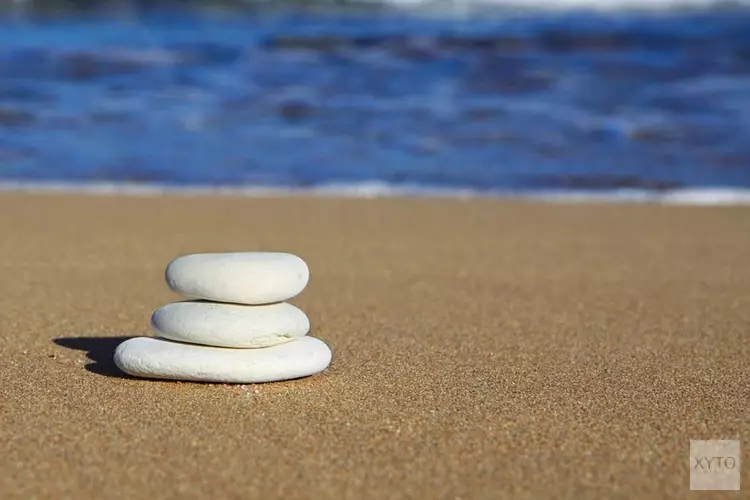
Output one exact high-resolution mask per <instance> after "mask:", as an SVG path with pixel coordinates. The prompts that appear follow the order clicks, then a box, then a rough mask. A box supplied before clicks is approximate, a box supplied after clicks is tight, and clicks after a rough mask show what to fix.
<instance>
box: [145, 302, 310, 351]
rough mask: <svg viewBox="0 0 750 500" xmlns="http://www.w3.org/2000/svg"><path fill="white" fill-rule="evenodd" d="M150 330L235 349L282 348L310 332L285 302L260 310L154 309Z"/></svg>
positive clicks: (182, 305) (212, 305) (203, 305)
mask: <svg viewBox="0 0 750 500" xmlns="http://www.w3.org/2000/svg"><path fill="white" fill-rule="evenodd" d="M151 326H152V327H153V329H154V330H156V332H157V333H158V336H159V337H163V338H167V339H171V340H177V341H179V342H188V343H192V344H204V345H209V346H216V347H238V348H257V347H269V346H273V345H277V344H283V343H284V342H289V341H291V340H294V339H296V338H299V337H302V336H304V335H306V334H307V332H309V331H310V321H309V320H308V318H307V316H306V315H305V313H304V312H302V311H301V310H299V309H298V308H296V307H294V306H293V305H292V304H289V303H286V302H280V303H278V304H268V305H262V306H245V305H237V304H221V303H216V302H203V301H189V302H175V303H172V304H167V305H165V306H163V307H160V308H159V309H157V310H156V311H155V312H154V314H153V315H152V316H151Z"/></svg>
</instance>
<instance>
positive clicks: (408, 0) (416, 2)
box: [361, 0, 750, 12]
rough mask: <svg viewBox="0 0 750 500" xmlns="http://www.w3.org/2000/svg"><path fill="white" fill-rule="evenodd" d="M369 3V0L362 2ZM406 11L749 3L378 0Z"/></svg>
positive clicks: (743, 1)
mask: <svg viewBox="0 0 750 500" xmlns="http://www.w3.org/2000/svg"><path fill="white" fill-rule="evenodd" d="M361 1H371V0H361ZM381 1H382V3H385V4H388V5H391V6H394V7H400V8H405V9H415V8H417V9H425V8H426V9H433V10H434V9H439V10H450V9H456V10H462V9H472V8H481V7H484V8H486V7H497V8H503V9H513V10H546V11H566V10H589V11H605V12H606V11H628V10H641V11H669V10H679V9H715V8H720V7H727V6H728V5H733V6H738V7H747V6H750V0H730V1H727V0H452V1H451V0H448V1H446V0H381Z"/></svg>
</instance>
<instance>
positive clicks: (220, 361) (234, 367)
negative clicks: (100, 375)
mask: <svg viewBox="0 0 750 500" xmlns="http://www.w3.org/2000/svg"><path fill="white" fill-rule="evenodd" d="M330 363H331V350H330V349H329V348H328V346H327V345H326V344H325V343H324V342H323V341H322V340H318V339H316V338H314V337H309V336H307V337H301V338H299V339H298V340H294V341H292V342H287V343H285V344H280V345H275V346H273V347H265V348H262V349H233V348H223V347H208V346H200V345H193V344H183V343H180V342H172V341H170V340H162V339H156V338H152V337H137V338H132V339H130V340H126V341H125V342H123V343H122V344H120V345H119V346H117V349H116V350H115V364H116V365H117V367H118V368H119V369H120V370H122V371H124V372H125V373H127V374H128V375H133V376H136V377H144V378H156V379H168V380H192V381H200V382H223V383H238V384H255V383H260V382H275V381H279V380H290V379H295V378H300V377H307V376H309V375H314V374H316V373H320V372H322V371H323V370H325V369H326V368H327V367H328V365H329V364H330Z"/></svg>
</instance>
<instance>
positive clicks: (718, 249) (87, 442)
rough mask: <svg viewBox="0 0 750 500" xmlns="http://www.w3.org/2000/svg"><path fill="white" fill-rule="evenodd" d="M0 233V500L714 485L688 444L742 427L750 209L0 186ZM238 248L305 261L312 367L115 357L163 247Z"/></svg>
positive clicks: (568, 493)
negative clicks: (321, 350)
mask: <svg viewBox="0 0 750 500" xmlns="http://www.w3.org/2000/svg"><path fill="white" fill-rule="evenodd" d="M0 234H2V235H3V238H2V239H0V266H2V270H1V272H0V285H1V286H0V289H1V290H2V293H1V294H0V312H1V315H2V323H1V324H2V327H1V330H0V331H1V333H2V335H0V445H1V449H2V454H0V472H1V474H0V497H2V498H3V499H4V500H7V499H16V498H18V499H28V498H50V499H53V498H55V499H58V498H226V499H233V498H237V499H239V498H289V499H293V498H331V499H342V498H352V499H361V498H388V499H399V498H425V499H428V498H429V499H432V498H435V499H437V498H441V499H442V498H445V499H459V498H460V499H464V500H465V499H479V498H487V499H498V498H552V497H554V498H576V499H586V498H592V499H594V498H596V499H599V498H639V499H641V498H654V499H663V498H680V499H682V498H687V497H690V498H692V497H693V495H694V496H695V497H696V498H698V496H700V498H714V497H715V498H719V497H721V498H728V497H727V494H726V493H725V492H716V493H711V492H691V491H690V490H689V457H688V450H689V441H690V440H691V439H741V440H742V444H743V446H747V445H748V443H749V442H748V438H750V425H749V424H748V415H749V414H750V385H749V384H748V382H749V381H750V376H749V370H748V360H749V359H750V342H748V334H749V333H750V265H748V264H750V207H745V208H732V207H723V208H720V207H717V208H702V207H660V206H646V205H641V206H637V205H561V204H552V203H549V204H543V203H526V202H508V201H494V200H476V201H461V200H427V199H423V200H418V199H382V200H367V199H335V198H329V199H326V198H313V197H310V198H305V197H297V198H287V199H285V198H267V199H251V198H229V197H226V198H221V197H213V198H212V197H177V196H175V197H115V196H112V197H107V196H83V195H32V194H8V193H6V194H1V195H0ZM237 250H277V251H286V252H291V253H295V254H297V255H300V256H301V257H303V258H304V259H305V260H306V261H307V262H308V264H309V266H310V270H311V280H310V284H309V286H308V288H307V289H306V290H305V291H304V292H303V293H302V294H301V295H299V296H298V297H296V298H295V299H293V300H292V302H293V303H294V304H295V305H298V306H300V307H301V308H302V309H303V310H304V311H306V312H307V314H308V315H309V317H310V320H311V323H312V332H311V334H312V335H314V336H316V337H319V338H320V339H322V340H324V341H325V342H326V343H328V345H329V346H330V347H331V349H332V351H333V362H332V364H331V366H330V368H329V369H328V370H327V371H326V372H324V373H322V374H320V375H317V376H314V377H311V378H307V379H302V380H296V381H289V382H281V383H273V384H265V385H212V384H195V383H178V382H162V381H151V380H141V379H135V378H131V377H126V376H124V375H123V374H122V373H120V372H119V371H118V370H117V369H116V368H115V367H114V365H113V363H112V353H113V351H114V348H115V347H116V345H117V344H118V343H119V342H121V341H122V340H124V339H125V338H128V337H132V336H137V335H150V331H149V318H150V315H151V312H152V311H153V310H154V309H156V308H157V307H159V306H161V305H164V304H166V303H167V302H170V301H174V300H178V297H177V296H176V295H174V294H173V293H172V292H170V291H169V289H168V288H167V286H166V285H165V283H164V278H163V272H164V267H165V266H166V264H167V263H168V262H169V261H170V260H171V259H173V258H174V257H176V256H179V255H183V254H187V253H196V252H211V251H237ZM743 452H744V450H743ZM745 455H746V453H745ZM748 470H750V466H745V472H744V473H743V476H742V477H743V486H745V487H750V483H748V480H750V478H749V477H748ZM732 495H736V492H735V493H732ZM732 498H735V496H732ZM737 498H739V497H738V496H737Z"/></svg>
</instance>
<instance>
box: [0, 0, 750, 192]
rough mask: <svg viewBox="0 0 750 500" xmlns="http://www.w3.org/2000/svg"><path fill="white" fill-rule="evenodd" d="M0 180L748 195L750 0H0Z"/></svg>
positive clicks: (28, 184) (82, 187)
mask: <svg viewBox="0 0 750 500" xmlns="http://www.w3.org/2000/svg"><path fill="white" fill-rule="evenodd" d="M0 190H6V191H7V190H13V191H19V190H32V191H45V190H47V191H50V190H51V191H80V192H89V193H104V194H109V193H121V194H128V193H136V194H160V193H164V192H175V193H186V194H191V193H199V194H226V193H228V194H241V195H248V196H252V195H263V194H268V193H273V194H278V193H287V194H296V193H312V194H323V195H327V196H335V195H341V196H364V197H373V196H423V195H429V196H448V197H464V198H465V197H468V198H474V197H503V196H505V197H538V198H544V199H550V200H567V201H580V200H592V199H593V200H612V201H635V202H649V201H658V202H672V203H688V204H709V205H711V204H726V203H729V204H735V203H750V1H733V2H721V1H712V0H682V1H679V0H674V1H670V0H599V1H596V0H558V1H555V0H495V1H489V0H488V1H470V0H465V1H454V2H447V1H420V0H388V1H384V2H380V3H371V2H368V3H365V2H346V3H335V2H331V1H323V0H321V1H319V2H290V3H284V2H246V3H240V4H233V3H221V4H212V3H210V2H202V3H187V2H174V3H169V2H107V3H105V4H102V5H98V4H97V3H96V2H87V3H85V4H83V5H78V4H77V3H75V2H73V5H71V4H65V6H64V7H58V6H55V7H54V8H44V9H42V8H38V6H37V5H35V4H34V3H33V2H29V1H26V2H24V1H17V2H14V3H12V4H5V7H4V8H3V9H1V10H0Z"/></svg>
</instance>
